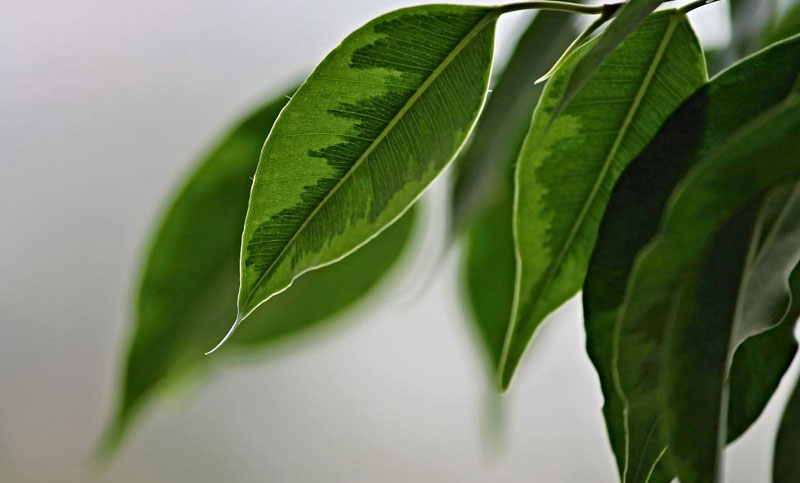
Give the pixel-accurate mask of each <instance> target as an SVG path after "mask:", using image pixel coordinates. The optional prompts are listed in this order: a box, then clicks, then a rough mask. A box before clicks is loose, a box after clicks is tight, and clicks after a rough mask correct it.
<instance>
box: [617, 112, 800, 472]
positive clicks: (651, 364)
mask: <svg viewBox="0 0 800 483" xmlns="http://www.w3.org/2000/svg"><path fill="white" fill-rule="evenodd" d="M798 100H799V99H797V98H792V99H791V100H790V101H787V102H786V103H785V104H781V105H779V106H778V107H776V108H774V109H772V110H771V111H769V112H768V113H767V114H765V115H763V116H760V117H759V118H758V119H756V120H754V121H752V122H750V123H747V124H746V125H745V126H744V127H743V128H742V129H741V130H739V131H738V132H737V133H736V134H735V135H733V136H731V137H729V138H728V139H725V140H724V141H723V142H721V143H718V144H717V147H716V148H715V149H713V150H712V151H711V153H709V154H708V155H706V156H703V157H702V158H701V159H700V160H699V161H698V162H697V166H696V167H695V168H693V169H692V170H691V171H690V172H689V174H687V176H686V178H685V179H684V180H683V181H682V182H681V183H680V185H679V186H678V187H677V188H676V190H675V191H674V193H673V195H672V196H671V199H670V202H669V205H668V206H669V210H668V211H667V212H666V215H665V217H664V219H663V220H662V222H661V226H660V228H659V232H658V234H657V235H656V237H655V238H654V239H653V241H652V242H650V243H649V244H648V246H647V247H646V248H645V249H644V250H643V251H642V252H640V254H639V255H638V257H637V261H636V265H635V269H634V270H633V272H632V277H631V278H630V280H629V282H628V288H627V294H626V297H625V303H624V306H623V307H624V308H623V311H622V313H621V315H620V318H619V329H618V334H619V346H618V351H617V355H618V357H617V370H618V375H619V381H620V388H621V390H622V394H623V395H624V398H625V399H626V402H627V405H626V407H627V412H626V422H627V427H628V435H629V442H630V444H629V446H628V447H629V457H630V460H629V461H630V464H629V467H630V468H640V467H641V468H648V467H649V466H651V465H652V463H653V462H654V461H655V460H657V455H655V456H656V457H654V458H652V459H651V456H653V455H648V453H644V454H642V452H641V450H642V449H644V448H647V447H648V446H647V445H648V442H652V439H655V438H657V436H656V437H655V438H654V436H653V435H654V434H657V433H658V432H659V431H658V426H659V421H660V419H661V417H662V416H661V415H662V414H663V413H662V411H664V410H665V411H666V414H665V415H664V422H665V423H666V426H667V428H668V430H667V431H666V434H667V438H668V442H669V447H670V460H671V461H672V462H673V463H674V465H675V469H676V471H677V474H678V476H679V478H680V479H681V481H684V482H692V481H715V478H717V477H718V476H717V470H718V467H717V463H718V460H719V453H720V451H721V447H722V445H721V441H723V438H720V437H719V436H718V435H719V434H723V436H724V433H723V431H724V428H723V429H718V428H717V426H718V421H719V419H717V420H716V421H715V420H713V419H708V418H705V419H702V423H703V425H701V426H699V427H698V424H699V423H700V421H701V420H700V419H699V418H700V416H699V415H700V414H705V415H708V413H709V412H710V411H716V412H717V413H719V412H720V411H721V409H723V407H724V406H723V407H720V405H719V404H716V402H717V399H719V395H718V394H716V391H712V389H714V382H712V381H710V380H708V379H707V378H703V379H700V378H701V376H700V375H701V374H704V375H706V376H708V374H709V371H712V370H716V371H722V374H724V370H725V362H726V361H727V360H728V354H729V353H730V352H732V350H733V349H734V348H735V347H736V344H737V343H738V342H739V341H730V343H729V342H728V341H729V339H727V338H724V337H723V338H721V340H722V342H723V345H725V347H724V349H726V350H716V349H719V348H718V346H717V344H713V343H711V341H709V340H707V339H696V338H692V337H691V335H690V334H691V333H697V332H696V331H695V330H693V325H692V324H691V322H692V320H694V319H693V318H682V317H681V315H682V312H681V310H682V309H681V308H680V306H682V305H683V304H688V303H689V302H688V301H685V300H683V299H681V296H683V295H684V293H683V290H684V285H683V282H684V281H685V280H684V279H685V277H686V276H687V274H691V271H692V270H693V267H697V266H698V265H699V260H700V258H699V257H700V256H701V254H702V251H703V250H705V249H706V247H707V246H708V244H709V243H710V240H711V239H712V238H713V236H714V234H715V233H717V231H718V230H719V229H720V228H721V226H722V225H723V224H724V223H725V222H726V221H727V220H729V219H730V218H731V217H732V216H733V215H734V214H735V213H737V211H738V210H740V209H742V208H743V207H744V206H745V205H746V204H747V203H749V202H752V200H753V199H756V198H758V197H759V196H760V195H761V194H763V193H764V192H765V191H767V190H768V189H770V188H772V187H774V186H776V185H778V184H780V183H783V182H785V180H787V179H793V178H796V177H797V176H800V163H798V162H797V161H798V158H797V150H796V146H795V137H796V133H797V132H798V131H797V130H798V129H800V102H798ZM764 159H769V160H770V163H769V164H765V163H763V162H761V161H762V160H764ZM720 285H725V284H720ZM678 302H680V303H678ZM676 307H678V308H676ZM665 314H666V315H665ZM687 319H688V321H686V320H687ZM694 325H702V324H700V323H697V324H694ZM729 325H730V324H729ZM681 328H686V334H687V335H686V336H685V337H683V336H681V335H682V334H683V332H682V331H681ZM715 328H719V329H720V330H724V326H722V325H719V326H715ZM667 334H672V335H670V336H667ZM665 337H667V339H668V340H667V341H665ZM699 340H702V341H703V343H699V342H698V341H699ZM716 340H719V339H715V341H716ZM688 346H692V347H688ZM702 346H706V347H705V348H704V349H705V350H702V351H700V352H699V353H696V352H697V351H696V349H697V347H702ZM695 353H696V354H695ZM662 354H663V362H662V361H660V359H662ZM693 355H696V357H697V360H692V359H691V356H693ZM699 366H702V367H703V369H701V368H700V367H699ZM659 367H661V370H659ZM692 370H694V372H692ZM663 374H667V375H668V377H662V376H663ZM676 374H678V375H676ZM680 376H683V377H684V378H683V379H678V377H680ZM688 376H692V381H687V380H686V379H685V377H688ZM694 378H698V379H699V380H702V382H701V383H700V385H698V383H697V380H695V379H694ZM687 388H691V389H690V391H687ZM712 393H713V394H712ZM662 394H668V395H669V402H670V404H669V405H667V406H666V407H664V406H662V403H663V401H662V399H661V395H662ZM699 402H702V404H703V405H702V406H699V405H698V403H699ZM710 430H711V431H710ZM649 447H652V445H650V446H649ZM662 448H663V447H662ZM658 450H659V448H656V451H658Z"/></svg>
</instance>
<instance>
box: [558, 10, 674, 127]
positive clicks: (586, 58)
mask: <svg viewBox="0 0 800 483" xmlns="http://www.w3.org/2000/svg"><path fill="white" fill-rule="evenodd" d="M663 1H664V0H629V1H628V2H627V3H625V4H624V5H623V6H622V8H620V9H619V11H618V12H617V13H616V16H615V17H614V19H613V20H612V21H611V23H610V24H609V26H608V28H606V30H605V32H603V34H602V35H601V36H600V38H599V39H598V41H597V42H595V43H594V44H593V45H592V47H591V48H590V49H589V50H588V51H586V52H585V54H584V55H583V57H582V58H581V59H580V61H579V62H578V63H577V64H576V65H575V66H574V68H573V70H572V75H571V76H570V77H569V79H568V81H567V85H566V87H565V88H564V93H563V95H562V97H561V99H560V100H559V101H558V104H557V105H556V108H555V109H554V110H553V116H556V115H558V114H559V113H560V112H561V110H562V109H564V108H565V107H566V106H567V104H569V103H570V102H571V101H572V98H573V97H575V96H576V95H577V94H578V92H579V91H580V90H581V89H582V88H583V86H584V85H585V84H586V83H587V82H589V79H591V78H592V76H593V75H594V71H596V70H597V69H598V68H600V65H601V64H602V63H603V61H604V60H605V58H606V57H608V56H609V55H610V54H611V52H613V51H614V49H616V48H617V46H619V45H620V44H621V43H622V41H623V40H625V38H626V37H628V36H629V35H630V34H631V33H632V32H633V31H634V30H636V28H637V27H638V26H639V24H641V23H642V22H644V21H645V19H646V18H647V17H648V15H650V14H651V13H652V12H653V11H654V10H655V9H656V8H658V6H659V5H661V3H662V2H663Z"/></svg>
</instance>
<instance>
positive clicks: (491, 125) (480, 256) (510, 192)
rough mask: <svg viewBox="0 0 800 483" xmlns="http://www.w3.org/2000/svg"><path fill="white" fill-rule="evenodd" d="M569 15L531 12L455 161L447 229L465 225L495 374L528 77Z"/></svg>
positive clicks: (530, 97)
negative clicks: (509, 57) (470, 136)
mask: <svg viewBox="0 0 800 483" xmlns="http://www.w3.org/2000/svg"><path fill="white" fill-rule="evenodd" d="M572 21H573V19H572V18H571V16H569V15H566V14H564V13H562V12H547V11H541V12H539V13H537V14H536V17H534V19H533V21H532V22H531V24H530V26H529V27H528V29H527V30H526V31H525V33H523V34H522V37H520V40H519V42H518V44H517V46H516V48H515V50H514V54H513V55H512V57H511V59H510V60H509V61H508V64H507V65H506V68H505V70H504V71H503V74H502V76H501V77H500V79H499V80H498V82H497V84H496V85H495V86H494V89H493V91H492V93H491V95H490V97H489V100H488V101H487V103H486V108H485V109H484V113H483V114H482V116H481V119H480V120H479V121H478V124H477V126H476V128H475V134H474V136H473V139H472V141H470V144H469V146H468V147H467V149H466V150H465V151H464V153H463V154H462V155H460V156H459V157H458V158H457V160H456V163H457V164H456V166H457V167H458V171H457V174H456V180H455V183H454V186H453V193H452V208H451V212H452V220H451V225H452V228H451V230H452V231H453V232H454V233H455V234H458V233H459V232H462V231H464V229H465V228H466V232H465V233H464V235H465V239H466V250H465V251H464V257H465V260H464V279H465V292H466V294H465V295H466V296H467V301H466V302H467V304H468V306H469V309H470V314H469V315H470V319H471V321H472V322H474V325H475V328H476V329H477V334H478V336H479V339H480V341H481V342H482V344H483V347H484V348H485V350H486V352H487V354H488V358H487V359H488V363H489V364H488V365H489V369H490V371H491V374H495V373H496V372H497V368H498V363H499V360H500V352H501V351H502V349H503V339H504V338H505V334H506V328H507V327H508V321H509V319H510V317H511V303H512V298H513V296H514V274H515V272H516V269H515V267H516V260H515V255H514V241H513V239H512V236H511V232H512V228H511V217H512V205H513V198H514V180H513V178H514V162H515V161H516V159H517V155H518V154H519V150H520V148H521V147H522V142H523V140H524V139H525V134H526V133H527V132H528V128H529V127H530V120H531V116H532V114H533V110H534V108H535V106H536V102H537V100H538V99H539V95H540V94H541V91H542V87H543V85H542V84H534V83H533V82H531V79H535V78H537V77H538V76H540V75H541V74H542V73H543V72H545V71H546V69H547V68H548V67H549V66H550V65H552V63H553V62H555V61H556V60H557V59H558V56H559V54H561V52H563V50H564V49H566V48H567V47H568V46H569V44H570V41H571V40H572V39H573V37H574V36H575V35H577V32H576V31H575V28H574V27H573V26H572V25H573V22H572Z"/></svg>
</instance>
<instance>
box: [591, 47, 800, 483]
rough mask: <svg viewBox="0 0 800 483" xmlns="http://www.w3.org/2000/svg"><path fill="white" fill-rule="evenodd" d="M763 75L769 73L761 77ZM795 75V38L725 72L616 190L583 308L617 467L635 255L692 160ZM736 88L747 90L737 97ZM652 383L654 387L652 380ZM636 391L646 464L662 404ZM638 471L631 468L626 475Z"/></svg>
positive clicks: (782, 94) (772, 100) (774, 99)
mask: <svg viewBox="0 0 800 483" xmlns="http://www.w3.org/2000/svg"><path fill="white" fill-rule="evenodd" d="M763 72H770V73H772V75H771V76H764V75H763ZM799 73H800V39H794V40H793V41H791V42H786V43H783V44H780V45H777V46H775V47H773V48H770V49H768V50H765V51H763V52H761V53H760V54H757V55H756V56H754V57H750V58H748V59H747V60H746V61H743V62H742V63H739V64H737V65H736V66H734V67H732V68H731V69H729V70H727V71H725V72H723V73H722V74H720V75H719V76H717V77H716V78H714V79H713V80H712V81H711V82H710V83H709V84H707V85H705V86H703V87H702V88H701V89H699V90H698V91H697V92H696V93H695V94H693V95H692V97H691V98H689V100H687V101H686V102H685V103H684V104H683V105H681V107H680V108H679V109H677V110H676V111H675V113H673V114H672V115H671V116H670V118H669V119H668V120H667V121H666V122H665V123H664V125H663V126H662V127H661V129H660V130H659V134H658V135H657V136H656V137H655V138H654V139H653V141H652V142H651V143H650V144H649V145H648V147H647V148H646V149H645V150H644V151H643V152H642V153H641V154H640V155H639V156H637V158H636V159H635V160H634V161H633V162H631V164H630V166H628V168H627V169H626V170H625V172H624V173H623V174H622V175H621V176H620V178H619V180H618V182H617V184H616V186H615V187H614V190H613V192H612V195H611V198H610V200H609V202H608V206H607V208H606V212H605V214H604V216H603V220H602V223H601V225H600V229H599V231H598V237H597V242H596V244H595V247H594V251H593V253H592V257H591V261H590V263H589V270H588V273H587V277H586V282H585V284H584V289H583V309H584V319H585V324H586V334H587V336H586V344H587V352H588V353H589V357H590V358H591V360H592V363H593V364H594V366H595V368H596V369H597V371H598V375H599V377H600V383H601V388H602V391H603V395H604V398H605V405H604V407H603V412H604V416H605V419H606V426H607V429H608V432H609V438H610V440H611V445H612V448H613V449H614V453H615V455H616V456H617V461H618V464H619V465H620V466H621V465H622V464H623V463H622V462H623V461H624V455H625V449H624V448H625V444H624V443H625V429H624V424H623V407H624V406H623V402H622V400H621V399H620V396H619V395H618V393H617V390H616V388H615V383H614V367H613V365H612V354H613V352H614V341H613V334H614V326H615V323H616V320H617V318H618V316H619V311H620V308H621V306H622V303H623V299H624V297H625V286H626V283H627V281H628V279H629V277H630V273H631V271H632V268H633V264H634V261H635V257H636V255H637V254H638V253H639V252H640V251H641V249H642V248H643V247H644V246H645V245H646V244H647V243H648V242H649V241H650V240H651V239H652V238H653V236H654V235H655V234H656V231H657V229H658V227H659V221H660V219H661V214H662V213H663V212H664V210H665V207H666V204H667V201H668V198H669V195H670V194H671V193H672V192H673V189H674V187H675V186H676V185H677V184H678V182H679V181H680V180H681V179H682V178H683V177H684V176H685V174H686V173H687V172H688V171H689V169H690V168H691V167H692V166H694V164H695V162H696V161H697V160H698V159H700V158H702V157H704V156H705V155H706V154H707V153H708V152H709V151H710V150H712V149H713V148H714V146H716V145H717V144H719V143H720V142H722V140H724V139H726V138H728V137H730V136H731V135H732V134H733V133H735V132H737V131H738V130H739V128H740V127H741V126H742V124H744V123H745V122H746V121H747V120H748V119H751V118H753V117H755V116H758V115H759V114H760V113H762V112H764V111H765V110H767V109H769V108H770V107H773V106H775V105H776V104H778V103H781V102H783V101H784V100H785V99H786V97H787V96H788V94H789V92H790V90H791V88H792V85H793V83H794V82H795V79H796V78H797V76H798V74H799ZM742 92H747V93H748V95H746V96H742V94H741V93H742ZM665 314H666V310H662V311H661V312H658V313H657V315H654V316H653V317H654V318H653V319H652V320H651V321H650V322H649V323H648V326H653V327H654V329H653V333H654V334H656V335H657V336H658V337H660V336H661V334H662V333H663V332H660V331H659V329H658V328H657V326H658V325H659V324H661V325H662V326H663V324H664V323H666V321H665ZM631 343H633V341H632V342H631ZM619 350H620V352H621V353H622V351H624V350H625V349H623V348H622V347H620V349H619ZM653 350H654V352H653V353H652V354H650V356H651V357H649V358H648V359H647V360H650V361H652V364H653V366H651V367H652V370H648V377H654V378H655V379H657V377H658V376H657V374H658V369H657V367H658V364H659V360H658V358H657V355H656V353H657V352H658V351H657V350H656V349H653ZM734 365H735V363H734ZM625 367H627V366H625ZM636 367H637V365H636V364H633V363H632V364H631V365H630V368H631V369H635V368H636ZM621 369H622V366H621ZM653 374H655V375H653ZM643 377H644V376H643ZM632 380H635V379H632ZM652 382H653V386H654V387H653V390H655V388H656V387H657V386H658V382H657V381H656V380H653V381H652ZM637 391H638V392H641V394H637V395H636V397H633V396H629V399H631V400H632V402H635V401H636V399H638V398H639V397H641V399H642V401H641V403H640V404H639V408H638V409H636V410H639V411H644V414H643V415H642V416H641V418H640V419H641V420H643V421H645V423H644V425H643V426H642V427H637V426H636V425H635V424H634V425H633V426H631V427H630V428H629V429H630V430H631V432H632V433H633V434H632V438H633V441H636V442H638V443H635V444H634V445H633V446H632V447H631V454H632V455H633V458H636V459H637V460H642V459H648V460H649V461H650V464H652V461H653V460H655V459H657V457H658V455H659V454H660V452H661V448H658V447H657V445H653V446H651V447H650V452H649V456H648V457H647V458H645V456H644V455H639V454H637V453H638V452H639V451H640V450H641V442H642V441H644V440H646V439H647V435H648V434H649V429H650V428H651V427H652V424H653V423H652V421H653V418H657V415H656V413H655V412H656V411H658V410H659V409H660V406H658V403H657V401H653V398H654V397H656V396H655V395H653V396H650V395H648V392H647V391H643V390H642V389H637ZM648 401H650V402H648ZM634 412H635V411H634ZM648 414H649V416H647V415H648ZM644 468H645V469H644V470H640V471H647V469H648V468H649V466H647V465H645V466H644ZM659 475H661V476H660V477H661V479H659ZM636 476H637V473H636V470H635V469H634V470H633V473H632V474H631V477H636ZM663 478H664V475H663V474H661V473H656V474H655V475H654V480H652V481H663ZM668 480H669V477H667V480H666V481H668ZM634 481H636V480H635V479H634Z"/></svg>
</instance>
